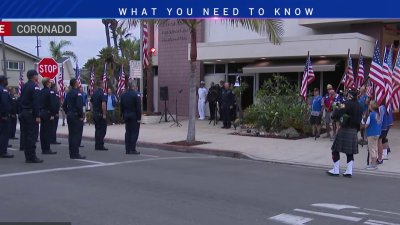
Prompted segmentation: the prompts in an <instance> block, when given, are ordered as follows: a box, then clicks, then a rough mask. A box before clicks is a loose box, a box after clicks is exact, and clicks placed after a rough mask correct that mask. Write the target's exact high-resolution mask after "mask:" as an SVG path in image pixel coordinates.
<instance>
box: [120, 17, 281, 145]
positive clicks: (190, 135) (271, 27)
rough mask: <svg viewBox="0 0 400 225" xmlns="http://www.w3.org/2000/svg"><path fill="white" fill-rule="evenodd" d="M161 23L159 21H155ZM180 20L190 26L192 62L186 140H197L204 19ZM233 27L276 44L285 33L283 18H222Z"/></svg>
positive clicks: (132, 24) (136, 23)
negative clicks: (199, 51)
mask: <svg viewBox="0 0 400 225" xmlns="http://www.w3.org/2000/svg"><path fill="white" fill-rule="evenodd" d="M155 22H156V23H159V21H155ZM178 22H180V23H183V24H185V25H186V26H187V27H188V28H189V33H190V64H191V67H190V68H191V73H190V76H189V125H188V132H187V137H186V141H187V142H194V141H196V128H195V124H196V80H195V77H196V62H197V28H198V26H199V25H200V24H201V23H203V22H204V19H179V20H178ZM221 22H222V23H225V24H227V25H229V26H232V27H244V28H246V29H248V30H250V31H254V32H257V33H259V34H261V35H266V36H268V38H269V40H270V41H271V42H273V43H274V44H278V43H279V42H280V40H281V37H282V35H283V25H282V21H281V20H274V19H263V20H254V19H221ZM138 23H139V22H138V21H137V20H133V19H131V20H128V24H129V25H131V26H136V25H138Z"/></svg>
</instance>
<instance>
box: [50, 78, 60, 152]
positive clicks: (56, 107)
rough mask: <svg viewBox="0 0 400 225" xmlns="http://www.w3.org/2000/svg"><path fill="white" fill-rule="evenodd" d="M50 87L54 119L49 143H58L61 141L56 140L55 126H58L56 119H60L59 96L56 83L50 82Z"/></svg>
mask: <svg viewBox="0 0 400 225" xmlns="http://www.w3.org/2000/svg"><path fill="white" fill-rule="evenodd" d="M50 88H51V91H50V99H51V104H52V105H53V106H54V108H53V110H54V112H53V114H54V121H53V124H52V128H51V134H50V144H54V145H59V144H61V143H60V142H58V141H57V128H58V121H59V119H60V117H59V112H60V106H61V105H60V96H59V94H58V89H57V84H55V83H52V84H51V87H50Z"/></svg>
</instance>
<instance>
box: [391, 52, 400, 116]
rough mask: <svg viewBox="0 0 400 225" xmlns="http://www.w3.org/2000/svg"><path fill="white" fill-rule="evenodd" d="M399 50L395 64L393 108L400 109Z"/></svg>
mask: <svg viewBox="0 0 400 225" xmlns="http://www.w3.org/2000/svg"><path fill="white" fill-rule="evenodd" d="M399 53H400V51H399V52H397V57H396V63H395V64H394V69H393V76H392V79H393V95H392V98H393V109H394V110H399V109H400V57H399Z"/></svg>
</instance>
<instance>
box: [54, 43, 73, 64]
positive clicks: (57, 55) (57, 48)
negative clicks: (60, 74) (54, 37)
mask: <svg viewBox="0 0 400 225" xmlns="http://www.w3.org/2000/svg"><path fill="white" fill-rule="evenodd" d="M71 45H72V43H71V42H70V41H66V40H61V41H60V42H58V43H57V42H55V41H50V54H51V56H52V57H53V59H55V60H59V59H61V58H62V57H71V58H72V59H73V60H74V61H75V62H76V60H77V57H76V55H75V53H74V52H72V51H63V48H65V47H68V46H71Z"/></svg>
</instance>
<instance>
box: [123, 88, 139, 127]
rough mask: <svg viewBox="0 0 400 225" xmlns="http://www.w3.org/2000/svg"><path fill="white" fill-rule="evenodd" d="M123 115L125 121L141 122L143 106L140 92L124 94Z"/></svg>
mask: <svg viewBox="0 0 400 225" xmlns="http://www.w3.org/2000/svg"><path fill="white" fill-rule="evenodd" d="M121 115H122V116H123V118H124V119H134V120H141V118H142V106H141V99H140V93H139V92H136V91H133V90H128V91H126V92H125V93H123V94H122V96H121Z"/></svg>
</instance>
